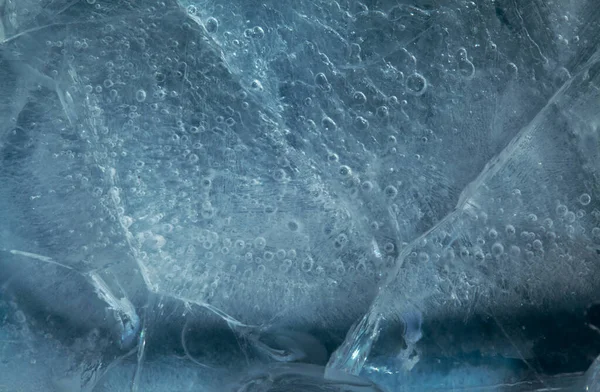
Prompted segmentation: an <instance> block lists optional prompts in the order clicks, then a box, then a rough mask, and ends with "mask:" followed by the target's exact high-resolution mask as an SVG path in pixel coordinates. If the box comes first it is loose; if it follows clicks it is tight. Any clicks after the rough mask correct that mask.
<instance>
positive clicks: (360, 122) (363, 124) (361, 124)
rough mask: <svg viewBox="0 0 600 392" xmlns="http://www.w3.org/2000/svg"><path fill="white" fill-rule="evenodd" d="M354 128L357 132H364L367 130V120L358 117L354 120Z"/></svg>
mask: <svg viewBox="0 0 600 392" xmlns="http://www.w3.org/2000/svg"><path fill="white" fill-rule="evenodd" d="M354 126H355V127H356V129H358V130H359V131H365V130H367V129H369V120H367V119H366V118H364V117H362V116H358V117H356V119H355V120H354Z"/></svg>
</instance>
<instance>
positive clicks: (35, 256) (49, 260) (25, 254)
mask: <svg viewBox="0 0 600 392" xmlns="http://www.w3.org/2000/svg"><path fill="white" fill-rule="evenodd" d="M8 252H9V253H11V254H13V255H17V256H23V257H28V258H30V259H34V260H39V261H43V262H44V263H49V264H54V265H58V266H59V267H63V268H66V269H70V270H72V269H73V268H72V267H69V266H68V265H64V264H61V263H59V262H57V261H54V260H52V258H51V257H48V256H42V255H38V254H36V253H29V252H23V251H21V250H15V249H11V250H9V251H8Z"/></svg>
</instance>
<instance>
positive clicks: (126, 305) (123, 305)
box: [88, 272, 138, 323]
mask: <svg viewBox="0 0 600 392" xmlns="http://www.w3.org/2000/svg"><path fill="white" fill-rule="evenodd" d="M88 276H89V278H90V281H91V282H92V285H93V286H94V289H95V290H96V293H97V294H98V297H100V299H101V300H103V301H104V302H106V303H107V304H108V306H109V307H110V308H111V309H113V310H115V311H117V312H120V313H122V314H125V315H127V317H129V320H131V321H132V322H136V323H137V321H138V316H137V313H136V312H135V307H134V306H133V304H132V303H131V301H129V299H128V298H127V297H123V298H121V299H119V298H117V297H116V296H115V295H114V294H113V293H112V291H111V290H110V288H109V287H108V285H107V284H106V282H105V281H104V280H103V279H102V278H101V277H100V276H99V275H98V274H97V273H96V272H90V273H89V274H88Z"/></svg>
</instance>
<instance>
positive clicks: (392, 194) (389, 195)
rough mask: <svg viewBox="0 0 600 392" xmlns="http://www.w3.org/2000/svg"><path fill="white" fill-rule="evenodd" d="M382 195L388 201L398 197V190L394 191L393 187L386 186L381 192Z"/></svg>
mask: <svg viewBox="0 0 600 392" xmlns="http://www.w3.org/2000/svg"><path fill="white" fill-rule="evenodd" d="M383 193H384V194H385V197H387V198H388V199H394V198H395V197H396V196H398V189H396V187H395V186H393V185H388V186H386V187H385V189H384V190H383Z"/></svg>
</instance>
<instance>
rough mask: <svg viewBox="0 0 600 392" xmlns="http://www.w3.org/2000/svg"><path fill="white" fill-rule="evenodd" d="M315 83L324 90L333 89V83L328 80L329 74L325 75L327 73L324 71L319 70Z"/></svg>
mask: <svg viewBox="0 0 600 392" xmlns="http://www.w3.org/2000/svg"><path fill="white" fill-rule="evenodd" d="M315 84H316V85H317V86H319V88H321V89H322V90H324V91H329V90H331V85H330V84H329V81H328V80H327V76H325V74H324V73H323V72H319V73H318V74H316V75H315Z"/></svg>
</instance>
